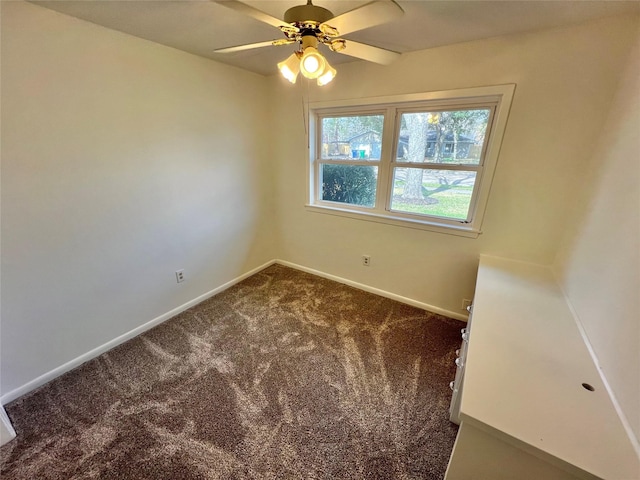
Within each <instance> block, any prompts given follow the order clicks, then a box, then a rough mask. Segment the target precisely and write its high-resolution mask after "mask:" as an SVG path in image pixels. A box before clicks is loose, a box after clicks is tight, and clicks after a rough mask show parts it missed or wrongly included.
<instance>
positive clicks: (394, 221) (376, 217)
mask: <svg viewBox="0 0 640 480" xmlns="http://www.w3.org/2000/svg"><path fill="white" fill-rule="evenodd" d="M305 208H306V210H307V211H309V212H315V213H324V214H328V215H337V216H340V217H347V218H353V219H356V220H364V221H368V222H377V223H386V224H387V225H395V226H397V227H405V228H415V229H418V230H428V231H430V232H437V233H443V234H446V235H456V236H459V237H467V238H478V235H480V234H481V233H482V232H481V231H480V230H477V229H473V228H471V227H470V226H463V225H460V226H458V225H450V224H445V223H437V222H432V221H424V220H416V219H412V218H405V217H401V216H396V215H393V214H386V215H384V214H380V213H376V212H363V211H360V210H349V209H346V208H337V207H330V206H325V205H311V204H305Z"/></svg>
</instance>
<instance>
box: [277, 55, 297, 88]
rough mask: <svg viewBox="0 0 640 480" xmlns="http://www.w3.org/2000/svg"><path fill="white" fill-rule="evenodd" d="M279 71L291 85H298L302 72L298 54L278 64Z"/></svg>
mask: <svg viewBox="0 0 640 480" xmlns="http://www.w3.org/2000/svg"><path fill="white" fill-rule="evenodd" d="M278 70H280V73H281V74H282V76H283V77H284V78H286V79H287V80H289V81H290V82H291V83H296V80H297V78H298V73H299V72H300V60H299V59H298V55H297V54H296V53H292V54H291V55H290V56H289V57H288V58H287V59H286V60H284V61H282V62H280V63H278Z"/></svg>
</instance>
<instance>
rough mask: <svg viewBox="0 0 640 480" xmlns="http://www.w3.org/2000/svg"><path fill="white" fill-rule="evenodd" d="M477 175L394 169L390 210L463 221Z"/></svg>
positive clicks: (417, 169) (462, 172) (450, 171)
mask: <svg viewBox="0 0 640 480" xmlns="http://www.w3.org/2000/svg"><path fill="white" fill-rule="evenodd" d="M475 181H476V172H473V171H459V170H456V171H452V170H431V169H424V168H395V169H394V174H393V196H392V197H391V210H395V211H399V212H406V213H417V214H422V215H432V216H436V217H445V218H452V219H455V220H466V219H467V216H468V214H469V206H470V205H471V195H472V193H473V185H474V183H475Z"/></svg>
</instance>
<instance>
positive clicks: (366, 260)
mask: <svg viewBox="0 0 640 480" xmlns="http://www.w3.org/2000/svg"><path fill="white" fill-rule="evenodd" d="M362 265H364V266H365V267H368V266H369V265H371V257H370V256H369V255H362Z"/></svg>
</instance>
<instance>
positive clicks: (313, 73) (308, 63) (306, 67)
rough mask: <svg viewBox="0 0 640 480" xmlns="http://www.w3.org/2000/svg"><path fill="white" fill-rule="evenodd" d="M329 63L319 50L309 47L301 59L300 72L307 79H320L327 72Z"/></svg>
mask: <svg viewBox="0 0 640 480" xmlns="http://www.w3.org/2000/svg"><path fill="white" fill-rule="evenodd" d="M326 65H327V61H326V60H325V58H324V57H323V56H322V55H321V54H320V52H319V51H318V49H316V48H314V47H307V48H305V49H304V51H303V53H302V58H300V71H301V72H302V75H304V76H305V77H307V78H311V79H314V78H318V77H319V76H320V75H322V74H323V73H324V71H325V68H326Z"/></svg>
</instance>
